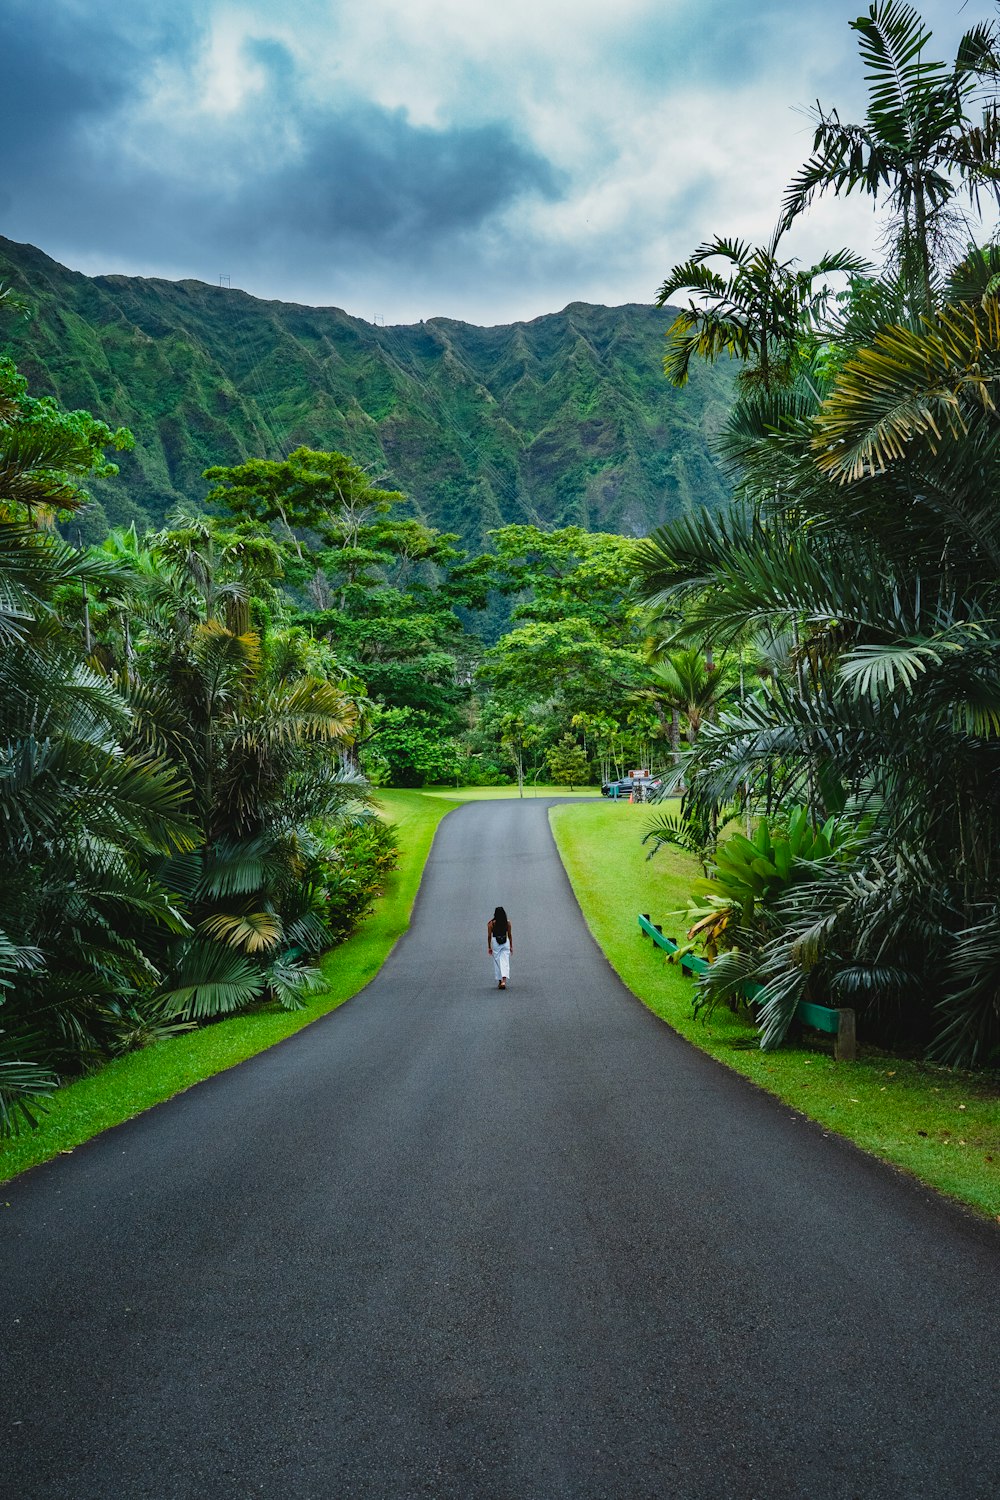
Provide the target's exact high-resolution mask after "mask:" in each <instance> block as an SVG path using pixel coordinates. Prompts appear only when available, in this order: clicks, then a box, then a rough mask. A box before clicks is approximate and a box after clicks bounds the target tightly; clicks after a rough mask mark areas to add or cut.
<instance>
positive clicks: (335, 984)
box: [0, 791, 457, 1182]
mask: <svg viewBox="0 0 1000 1500" xmlns="http://www.w3.org/2000/svg"><path fill="white" fill-rule="evenodd" d="M378 800H379V804H380V808H381V810H382V812H383V815H384V816H386V817H388V818H389V819H390V821H391V822H393V823H394V824H395V825H396V827H397V828H398V830H399V850H400V857H399V864H398V866H397V868H396V869H395V870H394V871H393V872H392V873H391V874H390V876H389V877H388V878H387V880H386V882H385V889H384V891H383V893H382V895H381V896H380V897H379V899H378V901H377V903H376V906H375V910H374V912H373V913H372V915H371V916H370V917H369V918H368V920H367V921H366V922H365V923H364V925H363V926H362V927H361V929H360V930H359V931H358V932H356V933H355V934H354V935H353V937H350V938H348V940H347V942H345V943H342V944H341V945H340V946H339V947H338V948H334V949H332V951H331V952H330V953H328V954H326V956H325V957H324V958H323V960H322V964H321V967H322V970H323V974H324V977H325V979H326V981H327V988H326V989H325V990H324V991H323V992H322V993H321V994H318V995H316V996H314V997H313V998H312V1000H311V1001H310V1003H309V1005H308V1006H307V1007H306V1008H305V1010H300V1011H283V1010H277V1009H275V1010H266V1011H258V1012H255V1013H253V1014H251V1015H244V1016H233V1017H232V1018H231V1019H229V1020H225V1021H219V1022H217V1023H216V1024H215V1025H212V1026H207V1027H205V1028H204V1029H203V1030H201V1031H190V1032H184V1033H182V1034H181V1035H180V1036H177V1037H171V1038H169V1039H168V1040H167V1041H163V1042H158V1043H157V1044H156V1045H155V1046H153V1047H147V1048H146V1049H145V1050H144V1051H142V1052H132V1053H129V1054H128V1056H126V1057H120V1058H117V1059H116V1060H115V1061H114V1062H111V1063H108V1064H107V1066H106V1067H103V1068H101V1069H100V1070H99V1071H98V1072H96V1073H92V1074H90V1075H89V1076H88V1077H86V1078H80V1079H77V1080H76V1081H75V1082H74V1083H70V1084H67V1086H66V1087H65V1088H62V1089H60V1090H59V1091H58V1092H57V1093H56V1094H54V1095H53V1096H52V1099H51V1100H50V1102H49V1106H48V1109H47V1110H46V1112H45V1114H44V1115H42V1116H41V1117H40V1123H39V1127H38V1129H37V1130H32V1131H28V1130H23V1131H22V1132H21V1134H20V1135H19V1136H17V1137H15V1138H14V1139H13V1140H10V1141H5V1142H0V1182H5V1181H7V1180H8V1179H9V1178H11V1177H13V1176H15V1175H16V1174H17V1173H18V1172H23V1171H24V1170H25V1168H27V1167H32V1166H36V1165H37V1164H38V1163H39V1162H43V1161H48V1160H49V1158H50V1157H53V1156H57V1155H58V1154H59V1153H60V1152H65V1151H71V1150H72V1149H73V1147H74V1146H79V1145H80V1144H81V1143H82V1142H83V1141H89V1140H90V1139H91V1138H92V1137H93V1136H95V1135H99V1134H100V1132H101V1131H102V1130H107V1129H108V1128H109V1127H110V1126H112V1125H120V1124H121V1123H122V1121H123V1120H129V1119H131V1118H132V1116H133V1115H137V1114H140V1113H141V1112H142V1111H143V1110H144V1109H149V1108H150V1107H151V1106H152V1105H154V1104H160V1103H162V1101H163V1100H164V1099H169V1098H171V1097H172V1096H173V1095H174V1094H178V1093H180V1092H181V1091H182V1090H184V1089H187V1088H190V1087H191V1085H192V1084H194V1083H199V1082H201V1080H202V1079H203V1078H210V1077H211V1076H212V1074H213V1073H221V1072H222V1071H223V1070H224V1069H225V1068H231V1067H233V1066H235V1064H236V1063H240V1062H243V1061H245V1059H246V1058H248V1057H253V1056H254V1055H255V1054H256V1053H258V1052H263V1051H264V1050H265V1049H266V1048H267V1047H271V1046H273V1045H274V1043H275V1042H280V1041H282V1040H283V1039H284V1038H285V1037H287V1036H291V1035H292V1034H293V1033H294V1032H296V1031H301V1030H302V1028H303V1026H308V1025H309V1024H310V1023H311V1022H312V1021H316V1020H318V1019H319V1018H320V1016H325V1015H327V1014H329V1012H330V1011H332V1010H336V1008H337V1006H338V1005H343V1003H344V1001H345V1000H349V999H350V998H351V996H352V995H356V994H357V993H358V991H359V990H361V989H363V988H364V986H365V985H366V984H367V983H368V982H369V980H370V979H372V978H374V976H375V975H376V974H377V973H378V971H379V969H380V968H381V967H382V964H383V963H384V962H385V960H386V958H387V957H388V955H389V951H390V949H391V948H392V946H393V944H394V943H395V942H396V940H397V938H399V937H400V936H402V934H403V933H404V932H405V931H406V928H407V926H408V924H409V920H410V913H411V911H412V910H413V902H414V900H415V898H416V894H417V888H418V886H419V884H420V877H421V875H422V874H423V869H424V865H425V863H426V861H427V855H428V853H429V852H430V847H431V840H432V839H433V837H434V831H435V829H436V828H437V825H438V824H439V823H440V821H441V819H442V818H443V817H444V816H445V814H446V813H448V812H450V810H451V808H452V807H453V806H456V805H457V804H456V803H455V802H453V801H451V802H449V801H445V800H442V799H440V798H435V799H433V800H430V799H428V798H426V797H424V796H423V795H422V794H421V793H420V792H402V791H399V792H397V791H383V792H379V794H378Z"/></svg>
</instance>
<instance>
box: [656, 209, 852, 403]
mask: <svg viewBox="0 0 1000 1500" xmlns="http://www.w3.org/2000/svg"><path fill="white" fill-rule="evenodd" d="M782 232H783V226H782V225H779V226H778V227H777V228H776V229H775V231H774V233H773V234H772V236H771V238H770V240H769V241H768V243H767V244H766V245H759V246H755V245H751V244H750V243H749V242H748V241H746V240H730V239H723V238H716V239H713V240H709V241H708V242H707V243H706V244H704V245H700V246H699V247H698V249H697V250H696V251H695V252H694V254H693V255H692V256H691V257H690V258H689V259H688V260H687V261H684V262H683V263H682V264H680V265H677V266H675V267H674V268H673V270H672V271H671V272H670V275H669V276H668V277H667V279H666V281H664V283H663V285H662V286H661V287H660V290H659V292H658V293H657V297H656V304H657V306H658V307H664V306H665V305H666V304H667V303H669V302H670V301H671V300H672V298H674V297H675V296H676V295H677V293H678V292H682V291H683V292H693V293H694V294H695V295H694V298H692V300H691V302H690V303H689V304H688V306H687V307H686V308H684V309H683V310H682V311H681V312H679V313H678V314H677V316H676V317H675V319H674V321H673V323H672V324H671V325H670V327H669V329H668V330H667V341H668V343H667V353H666V355H665V356H664V360H663V368H664V371H665V372H666V375H667V378H668V379H669V380H670V381H671V382H672V384H674V385H677V386H682V385H685V384H686V382H687V379H688V372H689V369H690V365H691V360H692V358H693V357H694V356H695V355H698V356H699V357H700V358H702V359H708V360H715V359H718V358H719V356H720V355H723V354H726V355H729V356H730V357H731V358H733V359H739V360H743V361H745V367H744V369H743V370H742V371H741V373H740V377H739V378H740V382H741V384H742V385H743V386H744V388H747V387H762V388H763V389H764V390H770V389H771V388H772V387H773V386H775V385H779V386H780V385H785V384H787V383H788V380H789V378H790V375H791V370H792V366H793V362H794V356H795V351H796V347H797V344H798V343H799V341H800V340H801V339H802V337H803V335H804V333H805V331H806V329H807V328H808V326H809V325H810V323H811V322H813V321H815V320H816V319H817V318H818V317H819V316H820V314H821V313H822V311H823V309H824V307H825V305H826V302H827V300H828V298H829V295H830V290H829V288H828V287H827V286H826V284H825V283H824V284H823V285H821V286H819V287H816V285H815V283H816V281H817V280H818V279H819V278H820V277H824V276H828V275H832V274H834V273H836V272H842V273H846V274H849V275H852V274H861V273H863V272H865V271H867V270H868V269H869V267H868V264H867V262H866V261H865V260H863V259H862V257H861V256H858V255H854V254H852V253H851V252H850V251H848V250H838V251H836V252H835V253H833V254H830V255H826V256H824V257H823V258H822V260H820V261H818V262H817V263H816V265H814V266H810V267H809V268H808V269H807V270H798V269H796V265H797V262H796V261H794V260H784V261H779V259H778V242H779V240H780V239H781V235H782ZM716 259H719V260H722V261H724V262H728V264H729V266H730V267H731V268H732V269H731V270H730V272H729V275H728V276H724V275H723V274H721V273H720V272H719V271H716V270H714V269H713V268H712V267H710V266H709V265H708V262H709V261H711V260H716Z"/></svg>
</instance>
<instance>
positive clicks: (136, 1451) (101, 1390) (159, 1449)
mask: <svg viewBox="0 0 1000 1500" xmlns="http://www.w3.org/2000/svg"><path fill="white" fill-rule="evenodd" d="M498 901H499V902H502V903H503V904H504V905H505V906H506V907H507V909H508V911H509V912H510V914H511V919H512V922H513V928H514V960H513V965H512V982H511V988H510V990H509V991H508V992H506V993H505V994H501V993H498V991H497V990H496V989H495V987H494V986H493V981H492V977H491V966H490V963H489V960H488V959H487V957H486V944H485V927H486V919H487V917H488V916H489V915H490V914H491V912H492V909H493V907H494V905H495V904H496V903H497V902H498ZM622 910H623V920H631V912H630V909H629V906H628V900H627V896H626V894H625V893H623V903H622ZM4 1201H8V1202H9V1204H10V1206H9V1207H3V1206H2V1205H3V1203H4ZM998 1267H1000V1233H998V1230H997V1227H996V1226H993V1225H991V1224H986V1223H980V1222H979V1221H977V1220H974V1219H972V1218H971V1217H969V1216H967V1215H965V1214H963V1213H961V1212H960V1211H958V1210H956V1209H954V1208H952V1207H950V1206H949V1205H948V1204H946V1203H944V1202H943V1201H941V1200H938V1199H936V1198H935V1197H934V1196H933V1195H931V1194H930V1193H928V1192H926V1191H924V1190H922V1189H920V1188H918V1187H916V1186H914V1185H912V1184H910V1183H909V1182H907V1181H905V1180H904V1179H903V1178H901V1177H900V1176H898V1175H896V1174H894V1173H892V1172H891V1171H889V1170H888V1169H885V1168H882V1167H880V1166H879V1165H878V1164H876V1163H874V1162H872V1161H870V1160H868V1159H867V1158H865V1157H863V1156H862V1155H861V1154H860V1153H858V1152H856V1151H854V1150H853V1149H851V1148H850V1147H847V1146H845V1145H843V1144H841V1143H840V1142H838V1141H837V1140H835V1139H828V1138H826V1137H824V1135H823V1134H822V1132H821V1131H820V1130H819V1129H817V1128H815V1127H813V1126H811V1125H810V1124H809V1123H808V1122H806V1121H804V1120H803V1119H802V1118H801V1117H799V1116H797V1115H795V1114H793V1113H792V1112H790V1111H789V1109H788V1108H787V1107H783V1106H781V1105H779V1104H777V1103H776V1102H774V1101H773V1100H771V1099H769V1098H767V1097H765V1096H764V1095H761V1094H758V1093H757V1092H756V1091H755V1090H754V1089H752V1088H751V1087H750V1086H749V1085H747V1084H745V1083H743V1082H742V1081H741V1080H740V1079H739V1078H737V1077H735V1076H733V1075H730V1074H727V1073H726V1072H725V1071H724V1070H723V1069H722V1068H720V1067H718V1066H717V1065H716V1064H715V1063H713V1062H712V1061H710V1060H709V1059H707V1058H705V1057H703V1056H701V1055H700V1054H699V1053H697V1052H694V1051H693V1050H691V1049H690V1048H689V1047H688V1046H687V1045H686V1044H685V1043H684V1042H682V1041H680V1040H679V1039H677V1038H676V1037H675V1036H674V1035H673V1034H672V1033H671V1032H670V1031H668V1029H667V1028H666V1027H665V1026H663V1025H662V1024H660V1023H659V1022H657V1021H656V1020H655V1019H654V1018H653V1017H652V1016H650V1015H649V1014H648V1013H647V1012H646V1011H645V1010H643V1008H642V1007H641V1006H640V1005H639V1004H638V1002H637V1001H635V1000H634V999H633V998H632V997H631V996H630V995H629V994H628V993H627V992H626V991H625V990H624V989H623V988H622V986H621V985H620V984H619V983H618V981H617V979H616V978H615V976H614V974H613V973H612V972H611V970H610V968H609V967H608V966H607V964H606V963H605V961H604V959H603V958H602V956H601V955H600V953H599V952H598V950H597V948H596V947H595V946H594V944H593V943H592V941H591V939H590V937H589V936H588V934H587V931H586V929H585V927H584V924H583V921H582V919H581V917H580V914H579V911H578V909H577V907H576V904H575V902H574V900H573V896H572V893H571V891H570V888H569V885H568V882H567V881H566V879H565V876H564V875H563V872H562V869H561V866H560V865H559V862H558V858H557V856H556V854H555V850H554V846H553V844H552V841H551V837H550V834H549V830H548V824H547V819H546V807H545V804H543V803H541V802H525V803H516V802H514V803H511V802H494V803H483V804H470V805H468V806H466V807H463V808H462V809H460V810H459V811H457V812H455V813H453V814H451V815H450V816H449V817H448V818H447V819H446V821H445V822H444V823H443V824H442V826H441V828H440V830H439V832H438V836H437V840H436V842H435V846H434V850H433V852H432V856H431V860H430V863H429V865H428V868H427V873H426V876H425V880H424V885H423V887H422V890H421V893H420V897H419V899H418V903H417V908H416V912H415V916H414V922H413V926H412V928H411V931H410V932H409V934H408V935H407V936H406V938H404V940H403V941H402V942H401V943H400V944H399V945H398V947H397V948H396V950H395V952H394V953H393V955H392V956H391V958H390V959H389V961H388V963H387V964H386V966H385V968H384V969H383V971H382V973H381V974H380V975H379V977H378V979H377V980H376V981H375V982H374V983H373V984H372V985H370V986H369V988H368V989H367V990H366V991H365V992H364V993H363V994H362V995H360V996H358V997H357V998H356V999H355V1000H353V1001H352V1002H351V1003H350V1004H349V1005H347V1006H345V1007H344V1008H342V1009H341V1010H340V1011H338V1012H337V1013H335V1014H334V1015H332V1016H331V1017H329V1018H328V1019H326V1020H325V1021H321V1022H319V1023H318V1024H317V1025H315V1026H313V1027H310V1028H309V1029H308V1030H307V1031H305V1032H302V1033H300V1034H299V1035H298V1036H296V1037H294V1038H292V1039H290V1040H289V1041H287V1042H284V1043H282V1044H281V1045H280V1046H279V1047H277V1048H275V1049H273V1050H272V1051H271V1052H269V1053H266V1054H264V1055H263V1056H261V1057H259V1058H256V1059H254V1060H253V1061H251V1062H249V1063H245V1064H244V1065H243V1066H241V1067H239V1068H236V1069H234V1070H232V1071H231V1072H229V1073H225V1074H222V1075H220V1076H219V1077H218V1078H215V1079H212V1080H210V1081H209V1082H207V1083H205V1084H202V1085H200V1086H199V1087H197V1088H195V1089H192V1090H190V1091H189V1092H188V1093H187V1094H185V1095H183V1096H181V1097H180V1098H178V1099H176V1100H174V1101H172V1102H171V1103H169V1104H166V1105H162V1106H160V1107H159V1108H157V1109H155V1110H152V1111H151V1112H149V1113H148V1114H146V1115H144V1116H142V1117H141V1118H139V1119H137V1120H135V1121H133V1122H131V1123H130V1124H128V1125H125V1126H122V1127H120V1128H119V1129H117V1130H114V1131H111V1132H109V1133H108V1134H106V1135H105V1136H103V1137H102V1138H100V1139H99V1140H97V1141H95V1142H93V1143H91V1144H90V1145H89V1146H87V1147H83V1148H80V1149H79V1150H77V1151H76V1152H75V1153H74V1154H73V1155H72V1156H69V1157H65V1158H61V1159H59V1160H57V1161H56V1162H54V1163H51V1164H49V1165H48V1166H45V1167H42V1168H39V1169H37V1170H36V1171H34V1172H32V1173H30V1174H28V1175H26V1176H25V1177H23V1178H21V1179H19V1180H18V1181H16V1182H14V1183H12V1184H10V1185H9V1186H8V1187H7V1188H5V1189H0V1330H2V1333H0V1339H2V1347H0V1493H2V1495H3V1496H4V1497H5V1500H6V1497H8V1496H10V1497H17V1500H56V1497H73V1500H79V1497H102V1500H103V1497H109V1500H111V1497H114V1500H132V1497H138V1496H154V1497H185V1500H187V1497H192V1500H193V1497H198V1500H202V1497H212V1500H214V1497H227V1500H228V1497H230V1496H259V1495H263V1496H268V1497H274V1500H297V1497H318V1500H320V1497H321V1500H355V1497H359V1500H360V1497H365V1500H369V1497H371V1500H409V1497H442V1500H443V1497H449V1500H451V1497H455V1500H549V1497H552V1500H556V1497H558V1500H564V1497H565V1500H618V1497H620V1500H654V1497H655V1500H702V1497H704V1500H709V1497H711V1500H716V1497H718V1500H722V1497H732V1500H771V1497H781V1500H785V1497H804V1500H828V1497H830V1500H854V1497H856V1500H875V1497H883V1496H893V1497H899V1500H918V1497H928V1500H944V1497H948V1500H965V1497H974V1500H978V1497H983V1500H987V1497H989V1500H993V1497H995V1496H996V1495H997V1494H998V1493H1000V1403H998V1380H997V1372H998V1351H1000V1338H998V1334H1000V1327H998V1324H1000V1317H998V1311H997V1285H998V1277H997V1273H998Z"/></svg>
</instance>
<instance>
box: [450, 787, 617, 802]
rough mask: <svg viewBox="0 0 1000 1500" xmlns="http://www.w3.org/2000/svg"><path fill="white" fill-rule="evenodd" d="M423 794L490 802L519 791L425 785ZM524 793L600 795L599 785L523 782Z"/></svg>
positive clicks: (502, 788)
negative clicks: (553, 784)
mask: <svg viewBox="0 0 1000 1500" xmlns="http://www.w3.org/2000/svg"><path fill="white" fill-rule="evenodd" d="M423 795H424V796H425V797H445V798H447V799H448V800H449V801H454V802H492V801H494V800H495V799H496V798H498V797H502V798H506V797H517V796H519V795H520V793H519V792H518V790H517V787H516V786H460V787H452V786H434V787H427V788H426V789H425V790H424V792H423ZM524 795H525V797H526V798H529V797H600V795H601V789H600V787H599V786H583V787H579V786H577V787H565V786H552V785H549V784H546V785H543V786H529V785H527V783H525V788H524Z"/></svg>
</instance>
